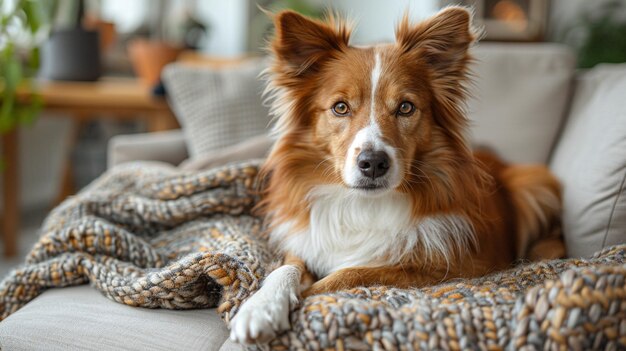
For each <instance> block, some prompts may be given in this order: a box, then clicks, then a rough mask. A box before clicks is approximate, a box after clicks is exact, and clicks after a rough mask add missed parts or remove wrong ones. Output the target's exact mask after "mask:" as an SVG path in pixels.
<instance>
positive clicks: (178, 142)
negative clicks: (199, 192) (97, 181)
mask: <svg viewBox="0 0 626 351" xmlns="http://www.w3.org/2000/svg"><path fill="white" fill-rule="evenodd" d="M187 157H188V154H187V145H186V144H185V137H184V136H183V132H182V131H181V130H171V131H165V132H157V133H144V134H130V135H118V136H115V137H113V138H111V140H110V141H109V144H108V157H107V158H108V160H107V166H108V168H111V167H113V166H116V165H118V164H120V163H125V162H130V161H161V162H166V163H170V164H173V165H178V164H179V163H181V162H182V161H183V160H185V159H186V158H187Z"/></svg>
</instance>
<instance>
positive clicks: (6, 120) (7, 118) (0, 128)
mask: <svg viewBox="0 0 626 351" xmlns="http://www.w3.org/2000/svg"><path fill="white" fill-rule="evenodd" d="M14 105H15V96H13V94H5V95H4V96H3V98H2V107H0V133H6V132H8V131H9V130H11V128H13V126H14V125H15V118H13V112H14Z"/></svg>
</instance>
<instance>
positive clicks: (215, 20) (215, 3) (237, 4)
mask: <svg viewBox="0 0 626 351" xmlns="http://www.w3.org/2000/svg"><path fill="white" fill-rule="evenodd" d="M197 6H198V13H197V15H198V16H199V17H200V18H201V19H203V20H206V21H207V22H208V23H209V26H210V33H209V37H208V43H207V44H206V46H205V48H204V51H205V52H207V53H210V54H213V55H219V56H237V55H241V54H244V53H245V52H246V46H247V38H246V35H247V31H248V21H249V10H248V8H249V6H256V5H255V4H253V3H252V1H250V0H201V1H199V2H198V5H197Z"/></svg>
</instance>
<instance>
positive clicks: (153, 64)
mask: <svg viewBox="0 0 626 351" xmlns="http://www.w3.org/2000/svg"><path fill="white" fill-rule="evenodd" d="M182 51H183V49H182V48H180V47H176V46H173V45H171V44H168V43H165V42H160V41H151V40H146V39H134V40H132V41H131V42H130V43H129V44H128V54H129V57H130V61H131V62H132V64H133V69H134V70H135V74H136V75H137V76H138V77H139V80H140V81H141V82H142V83H143V84H145V85H147V86H150V87H153V86H155V85H156V84H157V83H158V82H159V80H160V78H161V70H163V67H165V65H167V64H168V63H170V62H174V61H176V58H177V57H178V55H179V54H180V53H181V52H182Z"/></svg>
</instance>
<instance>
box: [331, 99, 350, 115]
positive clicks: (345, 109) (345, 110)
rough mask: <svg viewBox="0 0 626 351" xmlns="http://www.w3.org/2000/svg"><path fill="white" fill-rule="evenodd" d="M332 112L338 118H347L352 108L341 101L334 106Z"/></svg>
mask: <svg viewBox="0 0 626 351" xmlns="http://www.w3.org/2000/svg"><path fill="white" fill-rule="evenodd" d="M332 111H333V113H334V114H335V116H337V117H345V116H349V115H350V107H349V106H348V104H346V103H345V102H343V101H339V102H338V103H336V104H334V105H333V108H332Z"/></svg>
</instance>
